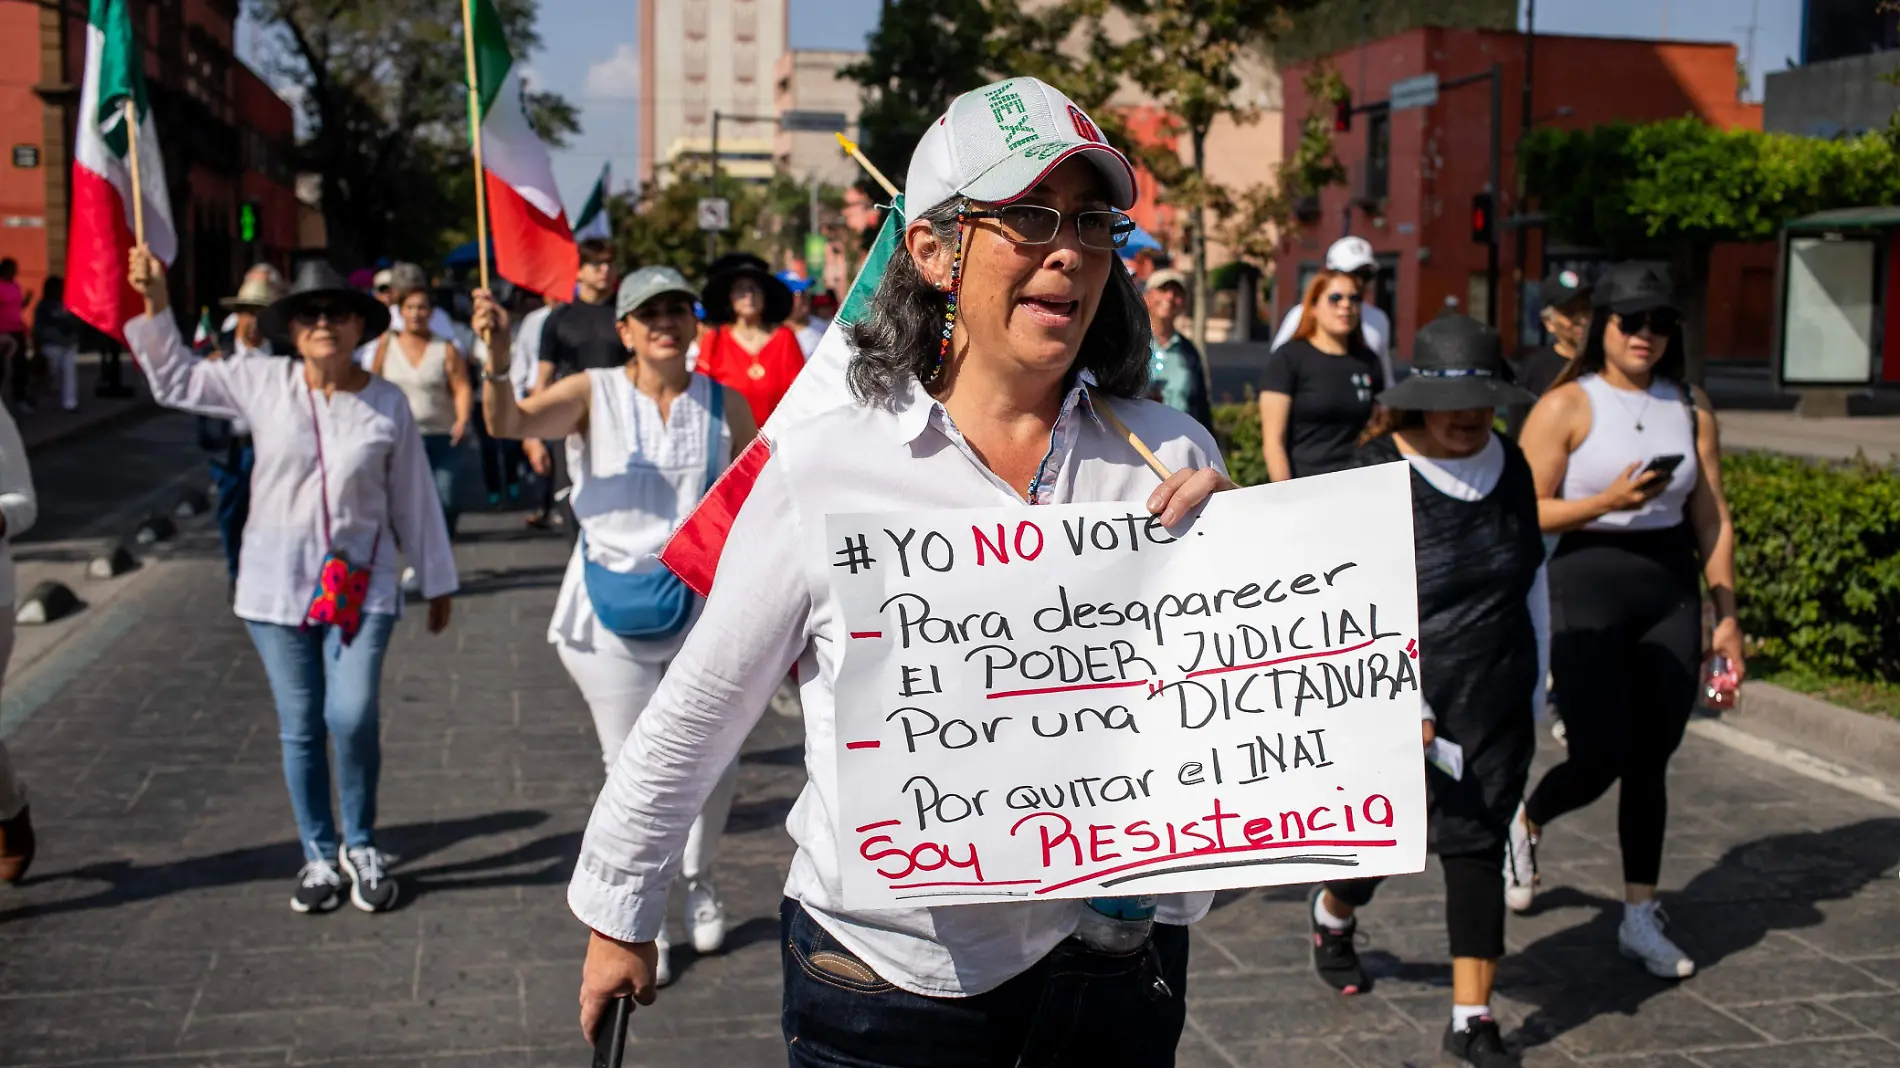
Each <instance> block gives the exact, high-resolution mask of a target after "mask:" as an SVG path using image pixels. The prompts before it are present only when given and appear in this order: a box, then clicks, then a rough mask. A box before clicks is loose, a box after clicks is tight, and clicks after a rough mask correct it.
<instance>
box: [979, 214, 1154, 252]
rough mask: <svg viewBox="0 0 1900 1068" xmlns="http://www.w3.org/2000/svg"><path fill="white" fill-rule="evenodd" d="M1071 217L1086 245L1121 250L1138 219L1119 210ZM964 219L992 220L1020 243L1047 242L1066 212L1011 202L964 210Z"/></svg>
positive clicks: (1037, 243) (1078, 237) (1059, 228)
mask: <svg viewBox="0 0 1900 1068" xmlns="http://www.w3.org/2000/svg"><path fill="white" fill-rule="evenodd" d="M1068 217H1069V218H1071V219H1074V220H1075V236H1076V239H1077V240H1079V241H1080V242H1082V245H1083V247H1084V248H1093V249H1102V250H1105V251H1108V250H1114V249H1118V248H1121V247H1123V246H1124V245H1126V244H1128V236H1129V235H1130V234H1132V233H1134V232H1135V220H1133V219H1131V218H1129V217H1128V216H1127V215H1124V214H1123V213H1121V212H1119V211H1105V210H1091V211H1072V212H1069V213H1068ZM964 218H966V219H989V220H992V221H994V222H995V223H996V225H997V228H998V229H1000V230H1001V231H1002V232H1003V236H1004V237H1006V238H1008V239H1009V240H1010V241H1012V242H1014V243H1016V244H1018V245H1046V244H1048V243H1049V242H1051V241H1054V240H1055V239H1056V234H1057V233H1058V232H1060V231H1061V229H1062V219H1063V213H1062V212H1060V211H1057V210H1056V209H1055V208H1045V207H1043V206H1042V205H1040V204H1011V205H1008V206H1007V207H1001V208H992V209H990V210H988V211H970V212H965V213H964Z"/></svg>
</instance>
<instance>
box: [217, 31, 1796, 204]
mask: <svg viewBox="0 0 1900 1068" xmlns="http://www.w3.org/2000/svg"><path fill="white" fill-rule="evenodd" d="M638 2H639V0H541V21H540V28H541V39H542V40H541V48H540V49H539V50H538V51H536V52H535V53H534V54H533V55H530V56H528V57H526V68H527V71H528V77H529V79H530V82H531V83H532V84H537V85H539V86H542V87H544V88H548V89H552V90H555V91H557V92H559V93H562V94H564V95H565V96H566V97H567V98H568V99H569V100H571V101H573V102H574V103H575V104H577V105H578V106H579V107H580V109H581V132H580V134H578V135H576V136H575V137H574V138H573V139H572V140H571V141H570V142H569V144H568V146H567V147H566V148H564V149H561V150H558V151H556V152H555V153H554V176H555V180H556V182H557V183H558V184H559V185H560V189H561V196H562V199H564V200H565V201H566V202H567V204H568V206H569V208H570V210H571V211H577V210H579V208H580V206H581V204H583V203H584V202H585V201H586V199H587V194H588V191H589V189H591V188H592V186H593V183H594V180H595V178H596V177H597V176H598V175H599V173H600V168H601V166H602V164H604V163H611V164H612V166H613V175H614V178H613V182H614V186H615V187H616V188H619V187H622V186H625V185H628V184H630V183H631V182H632V181H633V180H634V176H635V173H636V170H635V158H636V157H635V153H636V151H637V149H638V145H639V141H638V137H637V130H636V124H637V121H638V110H637V107H636V100H635V98H636V96H637V94H638V91H639V86H640V70H639V55H640V50H639V45H638V42H637V40H636V39H635V33H636V30H637V27H638V8H637V6H636V4H637V3H638ZM880 2H881V0H791V5H792V6H791V19H790V23H791V40H790V43H791V46H792V47H793V48H795V49H798V48H826V49H856V48H862V47H864V39H865V35H866V34H867V33H869V32H870V30H871V29H872V27H873V26H875V25H876V23H877V16H878V11H879V8H880ZM1800 7H1801V6H1800V4H1799V3H1798V2H1797V0H1541V2H1540V3H1539V4H1538V5H1537V29H1538V32H1540V33H1573V34H1586V35H1597V36H1615V37H1663V36H1667V37H1671V38H1676V39H1681V40H1703V41H1732V42H1734V43H1735V44H1736V45H1737V46H1738V47H1740V48H1741V49H1742V58H1743V59H1744V60H1745V61H1746V60H1747V59H1748V58H1749V56H1748V52H1747V48H1748V26H1749V23H1750V22H1751V21H1754V22H1755V23H1756V26H1757V28H1756V32H1755V53H1756V57H1757V58H1756V59H1755V61H1754V62H1753V63H1752V64H1751V66H1752V70H1753V96H1752V97H1751V99H1754V100H1760V99H1761V91H1762V88H1761V87H1762V79H1763V77H1764V76H1765V75H1766V74H1768V73H1770V72H1773V71H1778V70H1781V69H1783V68H1784V67H1785V66H1787V65H1788V63H1789V62H1791V61H1792V58H1793V57H1794V56H1795V55H1796V53H1797V52H1799V50H1800V39H1801V32H1800ZM1521 10H1522V9H1521V8H1520V26H1521V24H1522V16H1521ZM250 39H251V35H249V34H246V33H243V32H240V34H239V52H240V54H243V53H244V52H245V51H246V46H247V45H248V43H249V41H250ZM246 58H247V59H248V58H250V57H248V56H247V57H246ZM252 65H253V67H256V66H257V63H256V62H255V61H253V62H252Z"/></svg>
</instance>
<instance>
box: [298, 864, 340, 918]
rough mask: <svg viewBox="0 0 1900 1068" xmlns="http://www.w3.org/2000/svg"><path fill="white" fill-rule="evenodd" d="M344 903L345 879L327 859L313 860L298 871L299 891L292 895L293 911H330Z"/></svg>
mask: <svg viewBox="0 0 1900 1068" xmlns="http://www.w3.org/2000/svg"><path fill="white" fill-rule="evenodd" d="M342 903H343V879H342V878H341V877H340V876H338V875H337V873H336V868H335V867H333V866H332V865H331V864H330V862H329V861H327V860H313V861H311V862H309V863H308V864H305V865H304V866H303V870H302V871H300V872H298V873H297V892H296V893H295V894H292V895H291V897H290V911H292V912H304V913H309V912H328V911H330V910H331V909H333V908H336V907H337V906H338V905H341V904H342Z"/></svg>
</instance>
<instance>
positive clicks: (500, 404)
mask: <svg viewBox="0 0 1900 1068" xmlns="http://www.w3.org/2000/svg"><path fill="white" fill-rule="evenodd" d="M478 299H479V308H480V309H488V313H486V314H481V316H480V318H479V319H478V320H477V321H476V328H477V329H478V330H482V329H484V328H490V327H491V324H493V323H495V322H497V321H498V320H497V318H495V317H493V311H494V310H495V305H494V304H493V301H492V300H489V299H488V297H487V295H486V294H482V295H481V296H480V297H479V298H478ZM697 299H698V294H697V293H696V292H694V290H693V287H692V286H690V285H688V284H687V283H686V279H684V278H682V277H680V274H679V272H678V271H675V270H673V269H672V268H671V267H648V268H645V269H643V270H639V271H635V272H634V273H633V274H631V275H628V276H627V278H626V280H624V281H622V282H621V283H620V292H619V294H618V297H617V300H616V301H615V306H614V311H615V313H616V318H617V320H618V328H619V333H620V340H621V343H622V344H624V345H626V346H627V348H628V350H629V351H631V352H632V353H633V358H632V359H631V360H628V361H627V363H626V365H625V366H623V367H609V368H597V369H594V370H591V371H588V372H586V373H584V374H577V375H569V376H568V377H566V378H563V379H561V380H560V381H558V382H556V383H554V384H553V385H551V386H549V387H548V388H546V389H544V390H540V391H538V392H536V393H534V394H533V395H531V396H529V397H526V398H524V399H521V400H517V399H516V397H515V392H514V389H513V388H512V383H511V382H510V381H509V368H508V365H507V361H505V360H496V359H494V358H493V356H492V355H491V356H490V358H489V362H488V370H487V373H486V374H485V375H484V376H483V378H484V380H485V383H484V386H483V389H484V392H485V396H484V398H483V400H484V403H483V405H482V412H483V417H484V418H485V419H486V420H487V421H488V432H489V433H490V434H492V435H493V436H495V437H497V438H521V437H532V438H559V437H566V438H567V467H568V477H569V479H570V480H571V481H572V483H573V487H574V492H573V495H572V496H571V497H570V498H569V501H570V504H571V505H572V507H573V509H574V516H575V518H576V519H577V520H578V521H579V523H580V528H581V537H580V540H579V542H577V543H576V544H575V546H574V555H573V556H572V557H571V558H570V559H569V561H568V567H567V575H566V577H565V578H564V579H563V580H562V582H561V592H560V594H559V596H558V597H557V598H556V600H555V605H554V619H553V620H552V621H551V622H550V623H549V624H548V641H549V642H551V643H553V645H554V647H555V650H556V651H557V652H558V653H559V654H560V657H561V663H562V665H563V666H565V667H566V668H567V673H568V674H569V675H571V676H573V679H574V683H575V685H577V686H579V687H580V688H581V695H582V696H583V697H585V698H586V699H587V706H588V709H589V710H590V711H591V712H592V713H593V716H594V728H595V730H597V731H598V732H599V733H600V754H601V758H602V760H604V761H605V762H606V764H607V766H608V767H609V768H612V767H613V764H614V760H615V758H616V757H618V756H619V755H620V749H621V746H622V744H623V743H625V742H626V740H627V735H628V734H629V733H630V732H631V731H632V730H633V726H634V722H635V720H637V719H638V718H639V716H640V713H641V712H643V711H644V710H645V709H646V706H647V701H648V700H649V699H650V698H651V697H652V696H653V693H654V691H655V690H657V689H659V687H660V680H661V678H662V677H664V676H665V674H666V672H667V665H668V664H669V663H671V662H672V660H673V657H674V656H675V655H676V654H677V653H678V652H679V649H680V645H681V643H683V642H684V641H685V640H686V635H687V632H688V631H689V630H690V629H691V626H692V620H693V617H694V616H696V615H697V613H698V607H699V606H698V603H697V599H696V598H694V597H692V595H691V594H690V593H689V592H688V591H687V590H686V588H685V587H684V586H683V585H681V584H680V583H679V580H678V579H676V578H674V577H673V576H672V574H671V573H670V572H668V571H666V570H665V569H664V568H663V567H662V566H661V564H660V562H659V561H658V560H657V559H656V558H655V555H654V554H656V553H658V552H659V551H660V549H661V547H663V546H664V545H665V544H666V540H667V539H668V538H669V537H671V536H672V534H673V531H674V530H675V529H677V528H678V527H679V525H680V523H682V522H684V521H685V519H686V517H687V515H688V514H690V513H691V512H692V510H693V506H694V505H696V504H698V503H699V498H700V497H701V496H702V495H703V494H705V492H706V490H707V489H709V488H710V487H711V485H712V480H713V479H714V478H715V477H717V476H718V474H719V473H720V472H721V471H724V470H725V468H726V465H727V464H729V463H731V462H732V458H733V456H735V455H736V454H737V450H738V449H742V448H744V447H745V446H746V444H747V443H749V442H750V441H751V440H752V436H753V434H755V433H757V430H758V428H757V427H755V426H754V425H753V422H752V412H751V409H750V408H749V407H748V406H747V404H746V402H745V398H744V397H743V396H742V395H741V394H739V393H738V392H736V391H734V390H731V389H729V388H727V387H725V386H722V385H720V384H719V383H717V382H714V381H713V380H712V379H710V378H707V377H706V376H705V375H699V374H694V373H692V372H691V371H688V370H687V369H686V348H687V346H688V345H690V344H691V343H692V340H693V335H694V332H695V331H696V329H697V328H698V320H697V319H696V318H695V317H694V315H693V302H694V301H695V300H697ZM499 332H500V333H501V334H503V335H504V336H505V333H506V331H505V329H500V330H499ZM503 351H507V350H506V349H505V348H504V349H503ZM738 773H739V767H738V763H737V761H732V762H729V763H728V764H727V766H726V767H725V769H724V771H723V772H722V773H721V775H720V778H719V781H718V784H717V785H716V787H715V788H714V789H713V791H712V793H711V795H710V796H709V797H708V798H707V799H706V802H705V806H704V808H703V809H701V811H700V813H699V816H698V818H697V819H695V820H694V821H693V826H692V831H691V832H690V834H689V835H688V837H687V840H686V846H685V850H684V854H683V857H682V861H683V863H682V864H681V874H682V876H683V877H684V878H685V880H686V924H687V929H688V931H689V933H690V935H691V937H692V941H693V946H694V948H695V949H697V950H698V951H699V952H701V953H711V952H713V951H715V950H717V949H718V948H719V947H720V946H721V945H722V944H723V943H724V941H725V937H726V930H725V923H726V921H725V906H724V905H723V904H722V903H721V902H720V900H719V894H718V891H717V890H716V889H715V888H714V886H713V883H712V865H713V862H714V860H716V859H717V858H718V854H719V837H720V835H721V834H722V833H723V832H724V830H725V826H726V816H727V814H728V813H729V812H730V810H731V808H732V794H733V789H734V787H735V786H736V785H737V783H738ZM660 943H661V948H660V957H659V960H660V964H661V976H660V982H661V983H662V984H664V983H665V982H668V981H670V980H671V978H672V975H671V968H670V962H669V961H668V957H667V953H666V949H665V939H664V937H662V938H661V939H660Z"/></svg>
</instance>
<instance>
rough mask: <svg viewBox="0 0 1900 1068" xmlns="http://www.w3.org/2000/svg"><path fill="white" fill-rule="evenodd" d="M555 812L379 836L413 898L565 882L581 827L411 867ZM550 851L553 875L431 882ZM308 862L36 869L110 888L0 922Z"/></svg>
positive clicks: (190, 860) (249, 877)
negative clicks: (482, 854) (491, 852)
mask: <svg viewBox="0 0 1900 1068" xmlns="http://www.w3.org/2000/svg"><path fill="white" fill-rule="evenodd" d="M548 818H549V816H548V814H547V813H546V812H541V811H538V810H517V811H512V812H495V813H490V814H488V815H485V816H472V817H469V818H466V819H457V820H441V821H431V822H428V823H409V824H399V825H397V826H394V827H385V828H379V829H378V830H377V832H376V833H377V839H378V841H379V842H380V843H381V844H382V845H383V847H384V848H386V849H387V850H388V851H389V852H390V853H391V854H392V855H393V856H395V857H396V858H397V859H398V861H399V862H400V863H399V864H398V865H397V866H396V868H395V869H394V873H395V874H396V875H397V876H398V877H399V878H402V879H404V880H405V882H406V883H409V884H410V885H409V887H408V889H409V890H411V893H409V894H406V895H405V896H406V897H409V898H413V897H416V896H420V894H421V893H426V892H430V891H435V890H453V889H459V888H463V887H474V886H494V885H501V884H502V880H504V879H506V880H513V881H515V882H518V883H522V884H528V885H532V884H539V883H546V882H549V881H560V882H565V881H566V879H567V876H566V873H565V872H562V871H559V870H558V869H560V868H561V867H562V864H563V860H564V858H565V857H567V856H568V855H570V854H572V853H574V852H577V851H578V849H579V839H580V835H579V834H565V835H553V836H550V837H548V838H543V839H541V840H539V841H537V842H534V843H530V844H529V845H526V846H522V847H520V848H519V849H514V850H510V851H509V852H506V853H502V854H498V855H497V856H495V857H490V858H484V859H482V860H476V861H468V862H458V863H456V864H450V865H444V866H442V867H440V868H434V869H426V868H425V869H421V870H416V869H414V868H411V867H410V866H409V864H410V863H412V862H413V861H415V860H416V859H417V858H419V857H424V856H428V855H429V854H431V853H436V852H440V851H441V850H444V849H447V848H449V847H451V846H454V845H456V844H458V843H460V842H464V841H468V840H470V839H475V838H485V837H487V836H489V835H493V834H507V833H509V832H512V831H520V830H525V829H527V828H529V827H534V826H538V825H539V824H542V823H545V822H547V820H548ZM546 858H554V859H553V860H552V861H551V862H550V863H549V864H548V865H547V866H546V867H551V868H554V869H557V872H556V874H555V875H554V876H552V877H550V876H548V875H547V874H546V873H545V872H546V868H544V869H542V870H539V871H536V872H531V873H526V874H513V875H508V876H496V877H491V878H489V879H483V880H469V881H447V882H445V881H439V880H438V881H435V882H434V883H433V885H432V884H431V877H432V876H439V875H441V874H443V873H445V872H448V873H453V872H456V871H461V870H477V871H487V870H491V869H494V868H500V867H511V866H514V865H518V864H523V863H529V862H531V861H534V860H537V859H546ZM302 864H303V851H302V849H301V848H300V847H299V846H298V844H297V843H296V842H273V843H271V844H270V845H264V846H251V847H249V848H246V849H233V850H229V851H227V852H223V853H213V854H211V855H209V856H203V857H187V858H185V859H183V860H175V861H171V862H168V863H164V864H151V865H140V864H134V863H133V862H131V861H126V860H112V861H105V862H102V863H98V864H88V865H86V866H85V867H83V868H73V869H70V870H67V871H62V872H50V873H48V874H45V875H36V876H34V877H33V878H32V879H31V880H29V882H30V883H31V885H34V886H40V885H43V884H47V883H54V882H62V881H86V882H100V883H105V884H106V885H105V886H104V888H102V889H99V890H95V891H94V892H92V893H90V894H87V895H85V896H84V897H75V898H68V899H66V900H64V901H49V902H45V903H42V904H32V905H26V906H23V907H20V908H15V909H8V910H6V911H4V912H0V924H8V923H14V922H16V921H21V920H29V919H32V918H34V917H36V916H52V915H58V914H60V913H64V912H83V911H86V910H90V909H102V908H112V907H114V906H117V905H126V904H132V903H136V902H141V901H151V900H154V899H156V898H162V897H169V896H170V895H172V894H178V893H184V892H188V891H192V890H207V889H212V888H216V887H225V886H238V885H242V884H244V883H254V882H278V881H281V882H284V883H286V884H288V883H289V882H291V880H292V879H293V878H294V877H295V876H296V874H297V869H298V868H299V867H301V866H302ZM566 864H567V866H568V867H569V868H571V867H572V862H571V861H566ZM416 883H420V886H419V887H418V886H416V885H414V884H416Z"/></svg>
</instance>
